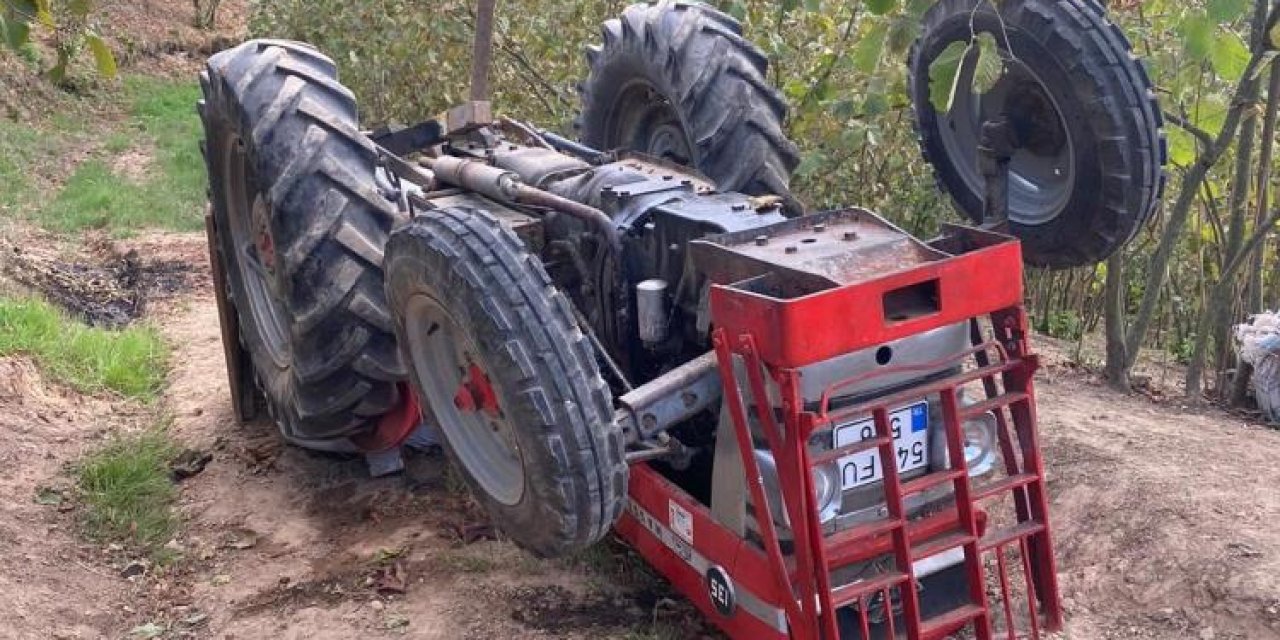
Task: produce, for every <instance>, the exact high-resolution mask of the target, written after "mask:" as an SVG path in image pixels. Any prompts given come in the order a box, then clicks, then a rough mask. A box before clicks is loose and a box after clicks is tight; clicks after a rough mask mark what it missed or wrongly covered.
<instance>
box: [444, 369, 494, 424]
mask: <svg viewBox="0 0 1280 640" xmlns="http://www.w3.org/2000/svg"><path fill="white" fill-rule="evenodd" d="M453 406H455V407H457V408H458V410H459V411H462V412H466V413H471V412H474V411H483V412H485V413H487V414H489V415H491V416H497V415H498V395H497V394H496V393H495V392H494V390H493V385H492V384H491V383H490V382H489V376H487V375H485V373H484V369H481V368H480V367H479V366H478V365H476V364H475V363H472V364H471V366H470V367H468V368H467V375H466V377H465V378H463V379H462V384H459V385H458V391H457V393H455V394H454V395H453Z"/></svg>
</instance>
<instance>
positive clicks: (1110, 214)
mask: <svg viewBox="0 0 1280 640" xmlns="http://www.w3.org/2000/svg"><path fill="white" fill-rule="evenodd" d="M993 4H994V6H998V7H999V15H997V13H996V9H995V8H994V7H993ZM975 6H977V8H976V9H975ZM971 20H972V25H973V27H972V31H971V28H970V21H971ZM975 32H976V33H989V34H991V35H992V36H993V38H994V39H995V41H996V43H997V45H998V46H999V48H1000V50H1001V54H1002V57H1004V58H1006V63H1005V71H1004V74H1003V76H1002V77H1001V78H1000V80H999V81H998V82H997V83H996V84H995V86H994V87H992V88H991V89H990V90H989V91H988V92H987V93H985V94H978V93H976V92H975V91H974V90H973V78H974V72H975V68H976V66H977V56H976V55H975V56H968V57H967V58H966V59H965V60H963V61H962V62H961V64H960V70H959V78H958V82H957V91H956V95H955V96H954V100H953V103H952V107H951V109H950V111H948V112H945V113H939V112H938V111H937V110H936V109H935V107H934V105H933V103H932V102H931V101H930V89H929V85H930V77H929V70H930V67H931V66H932V65H933V63H934V61H936V60H937V59H938V57H939V56H940V55H941V54H942V53H943V52H944V51H945V50H946V49H947V48H948V46H952V45H953V43H961V44H964V43H967V42H969V40H970V38H971V37H972V34H973V33H975ZM1006 34H1007V40H1006ZM910 73H911V77H910V79H909V87H910V91H911V95H912V101H913V103H914V105H915V112H916V123H917V126H918V128H919V134H920V144H921V146H922V148H923V153H924V156H925V159H926V160H927V161H929V162H930V163H931V164H932V165H933V167H934V170H935V172H936V174H937V177H938V180H939V183H940V185H941V186H942V188H943V189H945V190H946V191H947V192H948V193H950V194H951V196H952V198H953V199H954V200H955V202H956V205H957V206H958V208H959V209H960V210H961V212H962V213H964V214H965V215H967V216H969V217H970V218H972V219H974V220H975V221H981V217H982V200H983V197H982V196H983V178H982V175H981V172H980V171H979V164H978V141H979V137H980V133H981V128H982V125H983V123H985V122H987V121H990V120H993V119H996V118H999V117H1005V118H1008V119H1009V121H1010V122H1011V123H1012V125H1013V131H1014V137H1015V139H1016V140H1015V145H1016V151H1015V153H1014V155H1013V157H1012V160H1011V161H1010V165H1009V223H1010V229H1011V230H1012V232H1013V233H1014V235H1016V236H1018V237H1019V238H1020V239H1021V240H1022V246H1023V256H1024V258H1025V259H1026V261H1027V262H1028V263H1030V264H1033V265H1037V266H1048V267H1071V266H1080V265H1086V264H1093V263H1095V262H1098V261H1100V260H1103V259H1105V258H1106V257H1107V256H1109V255H1111V254H1112V253H1114V252H1115V251H1117V250H1118V249H1120V247H1122V246H1124V244H1125V243H1127V242H1128V241H1129V240H1130V239H1132V238H1133V236H1134V235H1135V234H1136V233H1137V232H1138V230H1139V229H1141V227H1142V225H1143V223H1144V222H1145V221H1146V220H1147V218H1148V216H1149V215H1150V214H1151V212H1152V211H1153V210H1154V208H1155V206H1156V204H1157V203H1158V202H1159V199H1160V196H1161V191H1162V189H1163V185H1164V174H1163V170H1162V166H1163V165H1164V161H1165V148H1164V142H1163V133H1162V131H1161V126H1162V121H1161V116H1160V110H1159V107H1158V105H1157V104H1156V101H1155V92H1154V91H1153V89H1152V86H1151V82H1150V80H1149V79H1148V78H1147V75H1146V72H1145V71H1144V69H1143V68H1142V64H1141V63H1140V62H1139V61H1138V60H1137V59H1136V58H1135V57H1134V55H1133V52H1132V47H1131V46H1130V44H1129V42H1128V40H1126V39H1125V37H1124V34H1123V33H1121V32H1120V30H1119V29H1118V28H1116V26H1115V25H1114V24H1112V23H1111V22H1110V21H1108V20H1107V18H1106V16H1105V14H1104V12H1103V11H1102V9H1101V7H1100V6H1098V5H1097V4H1096V3H1094V2H1091V1H1089V0H1006V1H1004V2H1000V3H977V2H975V0H942V1H941V2H939V3H937V4H936V5H934V6H933V7H932V8H930V9H929V11H928V12H927V13H926V14H925V17H924V26H923V31H922V33H921V36H920V38H919V40H918V41H917V42H916V43H915V46H914V47H913V48H912V53H911V61H910Z"/></svg>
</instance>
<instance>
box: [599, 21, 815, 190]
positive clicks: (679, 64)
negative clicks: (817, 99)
mask: <svg viewBox="0 0 1280 640" xmlns="http://www.w3.org/2000/svg"><path fill="white" fill-rule="evenodd" d="M601 32H602V33H603V35H604V42H603V44H602V45H601V46H591V47H588V48H587V62H588V65H589V67H590V70H589V73H588V75H587V79H586V80H585V81H584V82H583V83H582V87H581V94H582V113H581V115H580V117H579V118H578V120H577V122H576V124H577V126H578V127H579V129H580V130H579V135H580V136H581V139H582V141H583V143H585V144H587V145H588V146H591V147H595V148H597V149H630V150H634V151H640V152H643V153H647V154H649V155H652V156H657V157H659V158H663V159H665V160H669V161H672V162H675V163H677V164H683V165H686V166H690V167H694V168H696V169H697V170H699V171H701V172H702V173H703V174H705V175H706V176H707V177H709V178H711V179H712V180H713V181H714V182H715V183H716V185H717V186H718V187H719V188H720V189H721V190H723V191H740V192H743V193H748V194H751V195H766V194H775V195H779V196H783V197H784V199H785V200H786V201H787V203H788V208H789V209H793V210H794V211H795V212H796V213H798V212H799V211H800V205H799V203H798V202H796V201H795V200H794V198H792V197H791V190H790V188H789V186H788V185H789V183H790V180H791V171H792V170H793V169H795V167H796V164H797V163H798V162H799V160H800V156H799V152H798V151H797V149H796V146H795V144H793V143H792V142H791V141H790V140H788V139H787V137H786V135H785V134H784V133H783V126H782V123H783V121H784V120H785V119H786V115H787V106H786V102H785V101H784V100H783V98H782V95H781V94H780V93H779V92H778V91H777V89H774V88H773V87H772V86H770V85H769V82H768V80H766V76H765V72H766V68H767V65H768V60H767V58H765V55H764V54H763V53H762V52H761V51H760V50H759V49H757V48H756V47H755V45H752V44H751V43H750V42H748V41H747V40H746V39H744V38H743V37H742V27H741V26H740V25H739V24H738V22H737V21H736V20H734V19H733V18H731V17H729V16H728V15H726V14H724V13H721V12H720V11H717V10H716V9H714V8H712V7H710V6H708V5H705V4H702V3H698V2H670V1H666V0H664V1H662V2H659V3H657V4H655V5H648V4H634V5H631V6H629V7H627V8H626V10H625V11H624V12H623V14H622V17H621V18H617V19H613V20H609V21H607V22H605V23H604V25H603V26H602V27H601Z"/></svg>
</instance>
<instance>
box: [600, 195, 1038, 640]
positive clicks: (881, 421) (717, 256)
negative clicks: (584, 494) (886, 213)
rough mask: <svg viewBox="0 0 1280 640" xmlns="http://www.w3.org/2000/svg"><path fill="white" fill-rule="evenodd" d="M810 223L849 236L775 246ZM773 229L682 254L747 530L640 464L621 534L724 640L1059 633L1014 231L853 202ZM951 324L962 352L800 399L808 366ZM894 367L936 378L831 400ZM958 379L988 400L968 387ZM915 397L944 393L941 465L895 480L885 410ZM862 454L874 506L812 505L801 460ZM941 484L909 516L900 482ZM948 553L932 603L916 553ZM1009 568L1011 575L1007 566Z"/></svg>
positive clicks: (906, 489)
mask: <svg viewBox="0 0 1280 640" xmlns="http://www.w3.org/2000/svg"><path fill="white" fill-rule="evenodd" d="M815 227H817V228H818V230H820V231H823V232H824V235H825V236H831V235H832V234H834V237H837V238H840V239H841V241H843V242H845V243H846V244H845V245H843V246H831V247H827V251H826V252H825V253H824V251H823V250H822V247H821V246H819V247H817V248H816V249H815V251H812V252H810V254H809V255H810V256H811V257H808V258H805V259H804V260H799V259H793V260H786V259H783V258H781V257H780V256H785V255H793V254H795V253H796V252H795V251H788V250H786V249H785V247H786V246H788V241H787V238H788V237H789V236H788V234H792V235H795V236H798V235H800V234H811V233H812V232H813V231H814V230H815ZM753 233H754V232H753ZM774 235H775V237H776V239H777V240H778V241H777V242H774V243H772V244H773V245H774V246H772V247H771V246H769V244H766V243H761V242H751V241H750V240H751V239H750V238H745V237H736V236H735V235H733V234H728V235H726V236H721V237H719V238H716V239H712V240H709V241H706V242H699V243H696V244H698V245H700V246H698V247H696V249H695V260H700V261H701V264H700V266H701V267H703V270H704V271H705V272H707V273H710V274H711V278H712V280H713V282H715V284H714V285H713V286H712V289H711V296H710V301H711V316H712V320H713V322H714V323H715V325H716V329H715V330H714V331H713V343H714V346H715V352H716V355H717V359H718V364H719V368H720V374H721V380H722V384H723V387H724V397H725V398H726V402H725V407H726V409H727V410H728V411H729V413H730V417H731V418H732V421H733V427H734V429H735V432H736V435H737V442H738V446H739V449H740V451H739V453H740V454H741V460H742V463H743V466H744V468H745V470H746V477H747V485H748V491H749V500H750V504H751V505H752V506H753V512H754V518H755V525H756V531H758V532H759V537H758V538H755V537H750V539H748V537H744V536H740V535H738V534H737V533H735V532H734V531H732V530H730V529H729V528H727V527H725V526H724V525H722V524H721V523H719V522H717V521H716V519H715V518H714V516H713V515H712V513H711V511H710V510H709V509H708V508H707V507H706V506H705V505H703V504H702V503H700V502H698V501H697V500H695V499H694V498H693V497H692V496H690V495H689V494H688V493H686V492H685V491H683V490H682V489H680V488H679V487H677V486H676V485H674V484H672V483H671V482H668V481H667V480H666V479H664V478H663V477H662V476H661V475H660V474H659V473H658V472H657V471H655V470H654V469H653V468H652V467H651V466H650V464H649V463H647V462H641V463H636V464H634V465H633V466H632V469H631V488H630V498H631V499H630V504H629V506H628V510H627V512H626V514H625V515H624V516H623V518H622V520H621V521H620V523H619V524H618V532H619V534H620V535H621V536H622V537H623V538H624V539H626V540H627V541H628V542H629V543H630V544H631V545H632V546H634V547H635V548H636V549H637V550H638V551H639V552H640V553H641V554H642V555H644V556H645V558H646V559H647V560H648V561H649V562H650V563H652V564H653V565H654V566H655V567H656V568H657V569H658V570H659V571H661V572H662V573H663V574H664V575H666V576H667V577H668V578H669V579H670V580H671V581H672V583H673V584H674V585H675V586H676V587H677V588H678V589H679V590H681V591H682V592H683V593H684V594H685V595H687V596H688V597H689V598H690V599H691V600H692V601H693V602H694V603H695V605H697V606H698V607H699V608H700V609H702V610H703V611H704V612H705V613H706V614H707V615H708V616H710V617H711V618H712V620H714V622H715V623H716V624H717V625H718V626H719V627H720V628H722V629H723V630H724V631H726V632H727V633H728V634H729V635H730V636H731V637H734V638H743V639H746V638H751V639H757V638H778V639H782V638H795V639H815V640H816V639H819V638H824V639H837V638H855V637H857V638H871V637H876V636H880V637H889V638H895V637H906V638H909V639H911V640H917V639H924V640H929V639H937V638H943V637H946V636H947V635H948V634H951V633H955V632H958V631H960V630H961V629H964V628H968V629H970V630H971V632H972V633H973V635H974V636H975V637H977V638H979V639H980V640H984V639H986V638H993V637H1007V638H1021V637H1030V638H1039V637H1040V635H1041V633H1042V632H1043V631H1046V630H1056V629H1059V628H1060V627H1061V624H1062V609H1061V606H1060V604H1059V593H1058V586H1057V577H1056V576H1057V574H1056V568H1055V563H1054V558H1053V551H1052V542H1051V533H1050V527H1049V520H1048V514H1047V511H1048V508H1047V505H1048V499H1047V496H1046V492H1045V481H1044V466H1043V462H1042V460H1041V456H1040V447H1039V441H1038V436H1037V433H1036V420H1035V395H1034V390H1033V385H1032V376H1033V374H1034V372H1035V370H1036V368H1037V366H1038V361H1037V359H1036V358H1035V356H1033V355H1031V354H1030V352H1029V350H1028V344H1027V321H1026V314H1025V312H1024V311H1023V309H1022V306H1021V297H1022V286H1021V285H1022V268H1021V265H1022V262H1021V255H1020V251H1019V247H1018V244H1017V242H1016V241H1014V240H1012V239H1010V238H1007V237H1005V236H1002V235H999V234H995V233H990V232H986V231H981V230H977V229H969V228H963V227H952V228H948V229H947V233H946V235H945V236H944V237H943V238H941V239H939V240H936V241H934V242H932V243H929V244H925V243H921V242H919V241H917V240H914V239H912V238H910V236H908V235H907V234H905V233H903V232H901V231H900V230H897V229H895V228H893V227H892V226H891V225H889V224H888V223H886V222H884V221H883V220H882V219H880V218H878V217H876V216H874V215H872V214H870V213H869V212H865V211H861V210H849V211H838V212H830V213H827V214H819V215H816V216H806V217H803V218H798V219H795V220H792V221H789V222H787V223H784V225H783V227H782V228H780V229H775V230H774ZM855 240H863V241H862V242H855ZM957 323H968V324H969V326H970V336H971V342H972V346H971V347H970V348H969V349H966V350H964V351H962V352H961V353H957V354H952V355H950V356H948V357H946V358H942V359H939V360H936V361H932V362H926V363H920V364H914V365H911V366H909V367H892V366H888V367H882V368H877V369H874V370H870V371H863V372H854V375H851V376H850V377H847V378H844V379H839V380H836V381H834V382H832V383H830V384H829V385H828V386H826V387H825V389H824V391H823V393H822V395H821V399H820V400H819V401H817V402H816V403H815V402H813V401H809V402H806V400H805V398H804V397H803V396H802V393H801V385H800V383H801V379H802V376H803V370H804V368H805V367H806V366H809V365H813V364H816V363H820V362H824V361H827V360H830V359H832V358H835V357H838V356H841V355H843V354H848V353H853V352H858V351H862V350H865V349H874V348H876V347H877V346H879V345H884V344H886V343H889V342H892V341H894V340H900V339H902V338H906V337H910V336H913V335H916V334H919V333H922V332H925V331H930V330H933V329H938V328H940V327H946V326H950V325H955V324H957ZM903 373H920V374H922V376H921V378H920V379H927V380H929V382H926V383H922V384H918V385H915V386H911V387H910V388H907V389H905V390H899V391H894V392H892V393H889V394H887V395H881V396H879V397H875V398H874V399H872V400H869V401H863V402H858V403H856V404H854V405H852V406H838V403H835V402H833V401H834V400H835V399H837V398H839V397H841V395H842V393H841V392H842V390H846V389H848V388H851V387H854V386H859V385H861V386H865V383H866V382H868V381H869V380H873V379H874V378H876V377H880V376H892V375H897V374H903ZM924 374H934V375H924ZM966 389H967V390H971V391H972V390H976V391H977V394H976V395H977V396H978V397H980V398H981V399H980V400H978V401H975V402H972V403H966V402H963V401H962V399H961V395H962V393H963V391H962V390H966ZM924 398H936V401H937V403H938V404H939V405H940V410H941V411H940V413H941V418H942V421H943V431H944V433H945V442H946V446H947V462H946V464H945V466H943V467H942V468H935V469H930V470H929V471H928V473H926V474H925V475H922V476H919V477H915V478H912V479H910V480H905V481H904V480H903V479H902V478H900V477H899V474H898V472H897V464H896V459H895V445H894V440H893V435H892V429H891V426H890V413H891V412H892V411H894V410H895V408H898V407H901V406H903V405H904V404H907V403H910V402H915V401H919V400H922V399H924ZM779 401H780V405H779V404H778V402H779ZM779 406H780V410H779ZM984 415H989V416H991V417H992V418H993V419H994V423H995V438H996V448H997V449H998V451H999V459H1000V461H1001V462H1002V464H999V465H997V468H998V469H997V471H996V472H994V473H993V474H992V475H993V477H991V478H987V479H984V480H983V481H981V482H975V481H971V479H970V476H969V473H968V468H967V464H966V460H965V454H964V447H965V434H964V431H963V423H964V422H965V421H966V420H970V419H973V418H974V417H975V416H984ZM865 416H870V417H871V419H872V421H873V423H874V426H875V433H874V436H873V437H870V438H867V439H864V440H862V441H860V442H856V443H854V444H849V445H845V446H839V447H836V446H834V443H833V444H832V447H831V448H829V449H826V450H821V451H814V450H813V442H814V441H815V439H814V437H815V434H820V433H822V432H824V431H825V430H830V429H831V428H832V427H833V426H836V425H840V424H848V423H849V421H851V420H857V419H860V418H863V417H865ZM752 424H754V425H755V426H756V428H757V431H756V433H757V434H758V433H760V432H763V435H764V440H765V441H766V442H767V444H768V447H769V449H770V451H771V452H772V454H773V456H774V458H775V460H776V464H777V469H778V471H777V473H778V485H779V487H780V490H781V494H782V499H781V505H782V509H783V511H785V516H786V517H785V519H784V518H781V517H779V516H781V515H782V514H776V513H773V509H772V507H771V506H770V504H771V503H770V501H769V499H768V496H767V495H766V492H767V488H766V486H765V483H764V481H763V476H762V472H761V469H760V467H759V466H758V464H757V462H756V457H755V455H754V452H753V447H754V446H755V445H753V438H752ZM822 439H823V438H821V437H819V438H818V440H822ZM758 440H759V438H756V441H758ZM867 451H874V452H876V454H877V455H878V456H879V463H880V465H881V468H882V469H883V470H884V477H883V481H882V482H881V483H880V485H881V489H882V491H883V514H884V515H883V516H882V517H880V518H878V519H875V520H872V521H866V522H861V523H858V524H856V525H854V526H851V527H847V528H843V529H835V530H833V528H832V527H831V526H829V525H824V523H823V522H822V520H821V517H820V513H819V505H818V503H817V498H816V492H815V486H814V480H813V477H814V476H813V473H812V470H813V469H814V468H815V467H817V466H820V465H823V464H828V463H831V462H833V461H836V460H838V459H840V458H843V457H846V456H852V455H855V454H857V453H862V452H867ZM947 485H950V488H951V491H950V493H949V494H948V495H949V501H950V502H951V504H950V505H949V506H946V507H944V508H938V509H935V510H932V511H930V512H928V513H924V514H918V515H916V516H914V517H913V516H912V515H911V514H910V513H908V509H907V507H906V504H905V503H906V502H907V501H908V499H909V498H910V497H911V496H915V495H918V494H923V493H924V492H926V491H929V490H931V489H933V490H936V489H938V488H939V487H944V486H947ZM774 504H777V503H776V502H775V503H774ZM784 521H785V522H787V523H789V524H790V539H789V541H788V544H785V545H784V543H783V541H782V540H781V538H780V536H779V528H778V525H776V524H775V523H776V522H784ZM954 549H961V550H962V551H963V558H964V560H963V567H964V570H963V574H964V578H965V589H966V591H967V602H964V603H963V604H961V605H959V606H956V607H952V608H950V609H948V610H945V611H941V612H930V613H927V614H926V612H925V611H923V610H922V608H921V600H920V598H919V593H918V592H917V588H916V585H917V584H918V581H917V577H916V569H915V567H916V566H917V563H919V562H921V561H923V560H925V559H927V558H930V557H933V556H937V555H939V554H942V553H944V552H948V551H952V550H954ZM871 561H878V562H879V563H880V564H872V565H871V566H883V567H884V568H883V570H880V571H877V572H874V573H871V574H867V573H865V572H864V573H862V574H860V575H858V576H857V577H856V578H853V579H850V578H848V577H845V576H842V570H843V569H847V568H848V567H851V566H853V565H858V566H867V563H869V562H871ZM1019 569H1020V571H1019ZM1014 572H1016V573H1017V574H1019V575H1021V580H1012V579H1011V574H1013V573H1014ZM988 594H994V595H992V596H990V597H989V596H988ZM876 598H879V601H880V602H882V603H886V605H887V606H889V605H893V604H894V603H900V607H892V606H890V611H892V614H891V615H886V616H883V619H882V620H880V621H879V622H880V626H881V629H880V630H879V631H874V630H873V629H872V626H873V625H872V620H871V619H870V615H869V613H868V612H869V611H870V610H871V609H872V601H873V600H874V599H876Z"/></svg>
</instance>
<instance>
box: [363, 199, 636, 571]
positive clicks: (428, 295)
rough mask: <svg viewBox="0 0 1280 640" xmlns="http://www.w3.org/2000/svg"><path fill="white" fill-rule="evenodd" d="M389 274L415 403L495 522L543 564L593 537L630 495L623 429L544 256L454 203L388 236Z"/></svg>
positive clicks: (483, 216) (604, 530)
mask: <svg viewBox="0 0 1280 640" xmlns="http://www.w3.org/2000/svg"><path fill="white" fill-rule="evenodd" d="M386 269H387V282H386V288H387V298H388V300H389V301H390V302H391V309H392V311H393V315H394V318H395V325H396V331H397V335H398V336H399V339H400V345H401V349H402V351H403V353H404V357H405V359H406V360H407V361H409V363H410V364H411V365H412V366H411V367H410V369H411V372H412V377H413V381H414V384H415V387H416V389H417V391H418V397H419V398H421V399H422V401H423V405H424V407H425V409H426V410H428V411H430V413H431V414H432V416H433V417H434V423H435V424H437V425H439V427H440V430H441V432H442V433H443V435H444V443H445V450H446V452H447V453H448V455H449V457H450V459H451V460H452V461H453V463H454V465H455V466H456V467H457V468H458V469H459V470H461V472H462V476H463V477H464V478H465V479H466V482H467V484H468V485H469V486H470V488H471V490H472V493H473V494H474V495H475V496H476V498H477V499H478V500H479V501H480V502H481V503H482V504H483V505H484V506H485V508H486V510H487V511H488V513H489V515H490V518H491V520H492V521H493V522H494V524H495V525H497V526H498V528H500V529H501V530H502V531H503V532H504V533H505V534H506V535H507V536H508V537H509V538H511V539H512V540H513V541H514V542H515V543H516V544H518V545H520V546H521V547H524V548H525V549H528V550H529V551H531V552H533V553H535V554H537V555H540V556H544V557H555V556H562V555H565V554H567V553H570V552H573V551H575V550H578V549H582V548H584V547H586V546H589V545H591V544H593V543H595V542H597V541H598V540H600V539H601V538H602V537H603V536H604V535H605V534H607V533H608V531H609V529H610V528H611V527H612V526H613V523H614V521H615V520H617V518H618V516H619V515H621V513H622V507H623V504H624V501H625V500H626V492H627V466H626V462H625V459H624V453H623V439H622V431H621V429H620V428H619V427H618V425H617V423H615V422H614V420H613V403H612V399H611V395H610V391H609V387H608V385H607V384H605V382H604V379H603V378H601V377H600V372H599V370H598V369H597V368H596V360H595V355H594V353H593V352H592V349H591V345H590V343H589V342H588V340H587V337H586V336H585V335H584V334H583V333H582V331H580V330H579V328H578V326H577V324H576V323H575V321H574V314H573V310H572V308H571V307H570V306H569V304H570V303H569V301H568V299H567V298H565V296H564V294H563V293H561V292H560V291H558V290H557V289H556V288H555V287H554V286H553V285H552V284H551V279H550V278H549V277H548V276H547V273H546V271H544V270H543V268H542V264H541V262H539V260H538V259H537V258H536V257H535V256H533V255H531V254H530V253H529V252H528V251H527V250H526V249H525V247H524V245H523V243H521V241H520V240H519V238H517V237H516V235H515V234H514V233H512V232H511V230H510V229H507V228H506V227H504V226H503V225H502V223H501V222H500V221H499V220H498V219H497V218H495V217H493V216H492V215H490V214H488V213H487V212H484V211H481V210H478V209H471V208H461V207H459V208H444V209H437V210H432V211H428V212H425V213H422V214H420V215H419V216H418V217H417V218H415V219H414V220H413V222H411V223H410V224H408V225H407V226H405V227H404V228H402V229H400V230H398V231H396V232H395V233H393V234H392V236H391V240H390V242H389V243H388V245H387V266H386Z"/></svg>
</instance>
